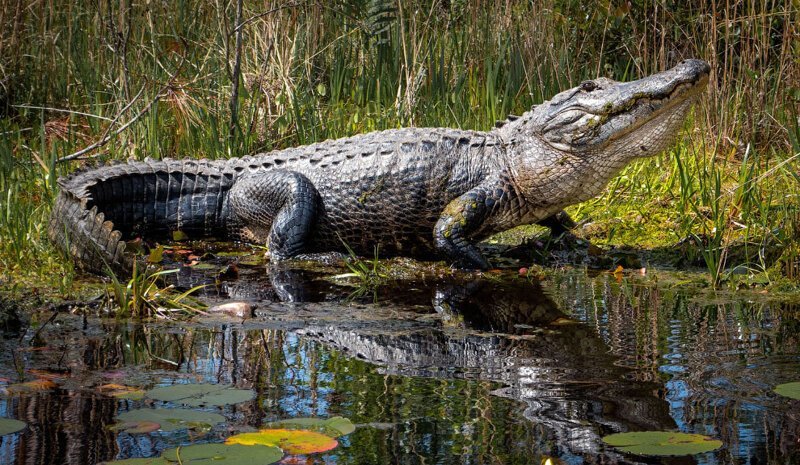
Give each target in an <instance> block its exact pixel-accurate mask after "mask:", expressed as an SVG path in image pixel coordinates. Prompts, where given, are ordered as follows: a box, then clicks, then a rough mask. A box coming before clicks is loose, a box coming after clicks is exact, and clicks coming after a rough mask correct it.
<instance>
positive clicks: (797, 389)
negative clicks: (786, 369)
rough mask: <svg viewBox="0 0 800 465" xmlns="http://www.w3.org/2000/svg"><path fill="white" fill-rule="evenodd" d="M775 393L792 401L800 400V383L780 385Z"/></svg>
mask: <svg viewBox="0 0 800 465" xmlns="http://www.w3.org/2000/svg"><path fill="white" fill-rule="evenodd" d="M775 393H776V394H779V395H782V396H784V397H788V398H790V399H797V400H800V381H795V382H794V383H786V384H779V385H777V386H775Z"/></svg>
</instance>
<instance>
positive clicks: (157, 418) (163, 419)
mask: <svg viewBox="0 0 800 465" xmlns="http://www.w3.org/2000/svg"><path fill="white" fill-rule="evenodd" d="M117 420H118V421H119V422H121V423H122V425H125V424H132V425H137V424H141V422H152V423H158V424H159V425H161V431H176V430H179V429H184V428H191V429H209V428H211V427H212V426H214V425H216V424H217V423H222V422H223V421H225V417H223V416H222V415H220V414H218V413H213V412H198V411H197V410H187V409H180V408H156V409H152V408H142V409H137V410H129V411H127V412H123V413H120V414H119V415H118V416H117ZM122 425H120V426H118V427H119V428H121V429H125V428H124V427H121V426H122Z"/></svg>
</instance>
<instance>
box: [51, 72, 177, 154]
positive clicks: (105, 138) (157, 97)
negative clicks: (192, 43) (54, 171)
mask: <svg viewBox="0 0 800 465" xmlns="http://www.w3.org/2000/svg"><path fill="white" fill-rule="evenodd" d="M181 68H183V61H182V62H181V64H180V66H178V69H177V70H175V72H174V73H173V74H172V75H171V76H170V78H169V79H168V80H167V83H166V84H164V85H163V86H161V88H160V89H159V90H158V92H156V95H155V96H154V97H153V99H152V100H150V102H149V103H148V104H147V105H146V106H145V107H144V108H143V109H142V111H140V112H139V113H137V114H136V116H134V117H133V118H131V119H130V120H128V122H127V123H125V124H123V125H122V126H120V127H119V129H117V130H116V131H114V132H113V133H111V134H109V131H111V128H112V127H114V125H115V124H116V123H117V121H118V120H119V118H120V117H121V116H122V114H123V113H125V112H126V111H128V109H129V108H130V107H131V106H133V104H134V103H136V101H137V100H139V97H141V96H142V94H143V93H144V88H145V86H142V88H141V89H140V90H139V92H138V93H137V94H136V95H135V96H134V97H133V99H131V101H130V102H128V104H127V105H125V107H124V108H123V109H122V110H120V111H119V113H117V116H115V117H114V119H113V120H112V121H111V123H110V124H109V125H108V127H107V128H106V130H105V132H103V135H102V137H100V140H98V141H97V142H95V143H93V144H91V145H89V146H88V147H85V148H83V149H81V150H78V151H77V152H75V153H71V154H69V155H67V156H64V157H61V158H59V159H58V160H56V163H61V162H65V161H70V160H75V159H76V158H79V157H81V156H82V155H84V154H86V153H88V152H91V151H92V150H95V149H98V148H100V147H102V146H104V145H106V144H107V143H109V142H110V141H111V140H112V139H113V138H115V137H117V136H118V135H120V134H121V133H122V132H124V131H125V130H126V129H128V128H129V127H130V126H131V125H132V124H133V123H135V122H136V121H138V120H139V118H141V117H142V116H143V115H144V114H145V113H147V112H148V111H150V109H151V108H152V107H153V105H155V104H156V103H157V102H158V101H159V100H160V99H161V96H162V94H163V93H164V91H166V90H167V89H168V88H169V86H171V85H172V81H173V80H174V79H175V77H176V76H177V75H178V73H179V72H180V70H181Z"/></svg>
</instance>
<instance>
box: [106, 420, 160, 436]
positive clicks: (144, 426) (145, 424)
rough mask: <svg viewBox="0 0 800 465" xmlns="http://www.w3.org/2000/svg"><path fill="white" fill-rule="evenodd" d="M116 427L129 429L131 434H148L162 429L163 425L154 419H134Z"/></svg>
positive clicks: (122, 429)
mask: <svg viewBox="0 0 800 465" xmlns="http://www.w3.org/2000/svg"><path fill="white" fill-rule="evenodd" d="M115 429H118V430H121V431H127V432H128V433H130V434H146V433H152V432H153V431H158V430H160V429H161V425H160V424H158V423H156V422H154V421H134V422H125V423H121V424H119V425H116V426H115Z"/></svg>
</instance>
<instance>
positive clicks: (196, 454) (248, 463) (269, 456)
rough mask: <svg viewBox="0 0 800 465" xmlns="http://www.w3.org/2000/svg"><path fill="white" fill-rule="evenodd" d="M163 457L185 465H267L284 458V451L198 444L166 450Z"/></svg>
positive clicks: (273, 448) (263, 447) (267, 447)
mask: <svg viewBox="0 0 800 465" xmlns="http://www.w3.org/2000/svg"><path fill="white" fill-rule="evenodd" d="M162 457H163V458H164V459H166V460H167V461H169V462H170V463H174V462H178V463H181V464H183V465H218V464H225V465H253V464H258V465H267V464H270V463H275V462H277V461H278V460H280V459H281V458H283V451H282V450H280V449H279V448H277V447H273V446H244V445H240V444H233V445H230V444H197V445H194V446H185V447H180V448H177V449H168V450H165V451H164V454H163V455H162Z"/></svg>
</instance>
